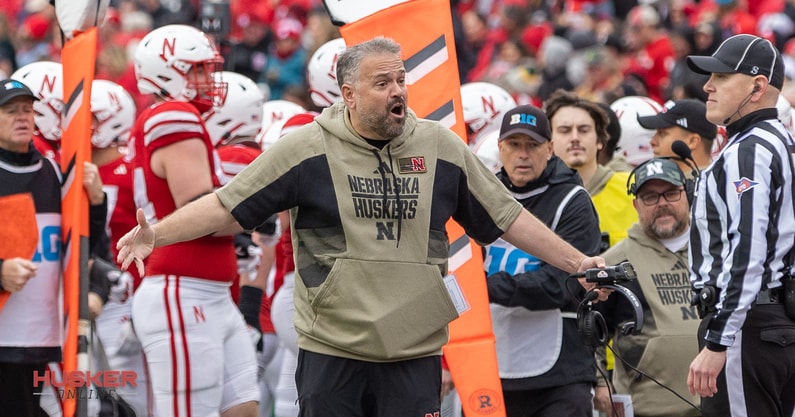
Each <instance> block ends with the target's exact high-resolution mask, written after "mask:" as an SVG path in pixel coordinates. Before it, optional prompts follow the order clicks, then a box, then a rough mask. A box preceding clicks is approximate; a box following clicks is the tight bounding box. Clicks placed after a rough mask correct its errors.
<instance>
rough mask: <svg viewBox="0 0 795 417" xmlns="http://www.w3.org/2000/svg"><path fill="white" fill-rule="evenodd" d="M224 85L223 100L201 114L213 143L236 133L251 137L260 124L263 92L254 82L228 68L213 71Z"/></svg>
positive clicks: (221, 142) (228, 138) (227, 139)
mask: <svg viewBox="0 0 795 417" xmlns="http://www.w3.org/2000/svg"><path fill="white" fill-rule="evenodd" d="M213 77H214V78H215V79H216V80H222V82H225V83H226V85H227V89H226V101H225V102H224V104H223V105H221V106H217V107H214V108H213V109H211V110H210V111H208V112H207V113H205V114H204V124H205V126H207V132H209V133H210V140H211V141H212V142H213V145H214V146H218V145H219V144H225V143H227V142H229V141H230V140H232V139H234V138H236V137H251V138H252V140H253V138H254V137H255V136H256V135H257V133H259V130H260V127H261V125H262V104H263V103H264V102H265V95H264V94H262V90H260V89H259V87H258V86H257V83H255V82H254V81H253V80H252V79H251V78H248V77H246V76H245V75H241V74H238V73H236V72H231V71H223V72H220V73H215V74H213Z"/></svg>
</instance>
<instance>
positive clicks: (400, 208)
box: [373, 145, 403, 247]
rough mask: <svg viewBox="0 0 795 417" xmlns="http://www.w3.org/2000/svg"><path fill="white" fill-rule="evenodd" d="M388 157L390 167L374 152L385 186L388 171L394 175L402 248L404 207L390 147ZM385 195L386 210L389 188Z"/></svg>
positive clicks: (398, 238)
mask: <svg viewBox="0 0 795 417" xmlns="http://www.w3.org/2000/svg"><path fill="white" fill-rule="evenodd" d="M386 152H387V156H388V157H389V166H388V167H387V166H386V163H384V161H383V160H382V159H381V155H379V154H378V151H376V150H373V155H375V157H376V159H378V173H379V174H381V181H383V183H384V184H386V183H387V178H386V171H387V170H388V171H389V173H390V174H392V190H393V191H394V193H395V204H397V245H396V247H400V234H401V231H402V228H403V205H402V204H400V182H398V178H397V176H396V175H395V170H394V169H393V168H394V165H393V161H392V149H391V147H390V146H389V145H387V148H386ZM382 188H383V191H384V194H383V196H382V204H383V207H384V209H386V207H388V205H387V198H388V197H389V196H388V194H387V188H386V187H382Z"/></svg>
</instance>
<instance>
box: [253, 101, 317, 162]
mask: <svg viewBox="0 0 795 417" xmlns="http://www.w3.org/2000/svg"><path fill="white" fill-rule="evenodd" d="M305 112H306V109H304V108H303V107H301V106H300V105H298V104H296V103H293V102H292V101H287V100H270V101H266V102H265V104H263V105H262V127H261V128H260V131H259V134H257V143H259V145H260V148H262V150H263V151H264V150H266V149H268V148H270V147H271V146H273V144H274V143H276V140H278V139H279V137H280V136H281V125H282V124H284V121H285V120H287V119H289V118H290V117H292V116H295V115H296V114H298V113H305Z"/></svg>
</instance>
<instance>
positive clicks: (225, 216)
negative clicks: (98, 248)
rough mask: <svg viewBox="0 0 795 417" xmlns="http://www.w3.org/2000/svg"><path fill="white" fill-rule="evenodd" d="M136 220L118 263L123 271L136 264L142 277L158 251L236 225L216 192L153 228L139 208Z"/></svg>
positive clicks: (121, 244)
mask: <svg viewBox="0 0 795 417" xmlns="http://www.w3.org/2000/svg"><path fill="white" fill-rule="evenodd" d="M136 218H137V220H138V226H135V228H134V229H132V230H130V231H129V232H127V234H125V235H124V236H122V238H121V239H119V243H117V244H116V249H118V250H119V255H118V256H117V257H116V261H117V262H118V263H119V264H121V268H122V269H123V270H127V268H128V267H129V266H130V264H131V263H133V262H135V266H136V267H137V268H138V273H140V274H141V276H144V263H143V260H144V259H145V258H146V257H147V256H149V254H151V253H152V250H154V248H156V247H160V246H166V245H170V244H172V243H177V242H184V241H186V240H193V239H196V238H199V237H202V236H207V235H209V234H212V233H214V232H216V231H218V230H222V229H224V228H227V227H229V226H231V225H232V224H234V223H235V219H234V217H232V214H231V213H229V210H227V209H226V207H224V206H223V204H221V201H220V200H219V199H218V196H216V195H215V193H209V194H207V195H205V196H203V197H201V198H199V199H198V200H196V201H193V202H191V203H189V204H186V205H185V206H183V207H181V208H180V209H178V210H177V211H175V212H173V213H171V214H170V215H168V216H166V218H164V219H163V220H161V221H159V222H157V223H155V224H153V225H150V224H149V223H148V222H147V221H146V216H145V215H144V211H143V209H138V211H137V212H136Z"/></svg>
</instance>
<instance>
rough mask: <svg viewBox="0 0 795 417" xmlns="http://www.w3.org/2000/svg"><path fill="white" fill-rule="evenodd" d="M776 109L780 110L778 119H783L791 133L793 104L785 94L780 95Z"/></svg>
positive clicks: (782, 121)
mask: <svg viewBox="0 0 795 417" xmlns="http://www.w3.org/2000/svg"><path fill="white" fill-rule="evenodd" d="M776 110H777V111H778V120H781V123H782V124H784V127H786V128H787V131H788V132H790V133H791V132H792V131H793V120H792V104H791V103H790V102H789V100H787V99H786V97H784V95H783V94H779V95H778V101H776Z"/></svg>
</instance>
